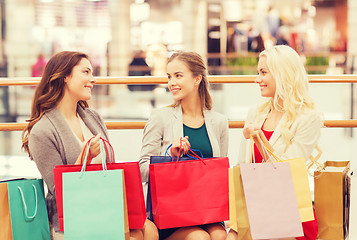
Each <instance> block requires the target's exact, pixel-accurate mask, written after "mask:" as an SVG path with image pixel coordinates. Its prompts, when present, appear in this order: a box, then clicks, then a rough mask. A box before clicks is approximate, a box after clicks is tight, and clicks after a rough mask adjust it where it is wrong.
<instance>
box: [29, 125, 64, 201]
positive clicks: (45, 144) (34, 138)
mask: <svg viewBox="0 0 357 240" xmlns="http://www.w3.org/2000/svg"><path fill="white" fill-rule="evenodd" d="M29 152H30V154H31V158H32V160H33V161H34V162H35V163H36V166H37V168H38V170H39V172H40V173H41V176H42V178H43V179H44V181H45V183H46V185H47V186H48V189H49V191H50V192H51V194H52V195H53V194H54V189H55V187H54V179H53V168H54V167H55V166H56V165H62V164H63V161H62V156H61V155H60V152H59V149H58V146H57V144H56V141H55V138H54V136H51V134H50V133H49V132H48V129H47V128H43V127H40V126H35V127H34V128H33V129H32V130H31V132H30V135H29Z"/></svg>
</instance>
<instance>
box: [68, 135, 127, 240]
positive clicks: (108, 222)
mask: <svg viewBox="0 0 357 240" xmlns="http://www.w3.org/2000/svg"><path fill="white" fill-rule="evenodd" d="M100 146H101V152H103V143H102V141H101V140H100ZM88 151H89V149H88V150H87V154H88ZM101 155H102V168H103V169H102V170H100V171H89V172H87V171H85V170H86V161H84V163H83V166H82V169H81V172H65V173H63V217H64V229H65V231H64V235H65V239H66V240H67V239H75V240H80V239H86V240H91V239H93V240H94V239H95V240H97V239H108V240H110V239H128V237H129V229H128V227H126V225H125V224H126V219H125V216H127V214H126V213H125V212H126V211H127V209H126V208H125V182H124V173H123V170H108V169H107V168H106V166H107V164H106V161H105V156H104V154H101Z"/></svg>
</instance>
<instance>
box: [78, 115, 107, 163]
mask: <svg viewBox="0 0 357 240" xmlns="http://www.w3.org/2000/svg"><path fill="white" fill-rule="evenodd" d="M78 118H79V122H80V125H81V129H82V133H83V138H84V143H85V142H87V141H88V140H89V139H90V138H91V137H93V136H94V135H93V133H92V132H91V131H90V130H89V128H88V127H87V125H86V124H85V123H84V122H83V120H82V118H81V117H80V116H78ZM72 132H73V131H72ZM73 134H74V135H75V136H76V139H77V140H78V141H79V143H80V144H81V145H82V144H84V143H83V142H82V141H81V140H80V139H79V138H78V136H77V135H76V134H75V133H74V132H73ZM84 154H85V152H84ZM91 163H102V159H101V156H100V153H99V154H98V156H96V157H95V158H93V159H92V161H91Z"/></svg>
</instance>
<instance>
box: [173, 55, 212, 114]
mask: <svg viewBox="0 0 357 240" xmlns="http://www.w3.org/2000/svg"><path fill="white" fill-rule="evenodd" d="M175 59H178V60H180V61H182V62H183V63H184V64H186V66H187V67H188V69H189V70H190V71H191V72H192V75H193V77H197V76H199V75H201V76H202V80H201V82H200V85H199V86H198V94H199V96H200V100H201V106H202V108H203V109H207V110H211V109H212V105H213V104H212V97H211V94H210V92H209V81H208V78H207V67H206V64H205V62H204V61H203V59H202V57H201V56H200V55H199V54H198V53H195V52H184V51H178V52H175V53H173V54H172V55H171V57H170V58H169V60H168V62H167V63H170V62H172V61H173V60H175ZM178 104H179V103H178V102H175V103H174V104H173V105H172V106H177V105H178Z"/></svg>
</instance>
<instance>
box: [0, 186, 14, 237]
mask: <svg viewBox="0 0 357 240" xmlns="http://www.w3.org/2000/svg"><path fill="white" fill-rule="evenodd" d="M0 209H1V211H0V239H3V240H12V229H11V217H10V208H9V195H8V191H7V183H6V182H4V183H0Z"/></svg>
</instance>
